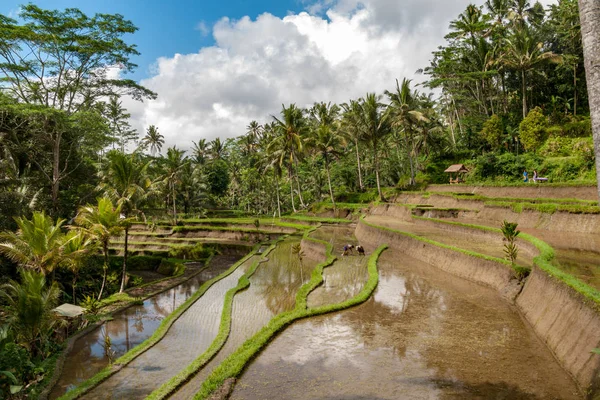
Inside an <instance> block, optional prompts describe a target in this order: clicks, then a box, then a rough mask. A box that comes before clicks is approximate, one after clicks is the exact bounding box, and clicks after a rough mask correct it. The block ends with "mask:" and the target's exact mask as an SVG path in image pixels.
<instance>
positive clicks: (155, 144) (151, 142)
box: [142, 125, 165, 156]
mask: <svg viewBox="0 0 600 400" xmlns="http://www.w3.org/2000/svg"><path fill="white" fill-rule="evenodd" d="M163 144H165V137H164V136H163V135H161V134H160V132H158V128H157V127H156V125H150V126H149V127H148V129H147V130H146V136H144V137H143V138H142V145H143V146H150V152H151V153H152V156H155V155H156V153H157V152H159V153H160V150H161V149H162V146H163Z"/></svg>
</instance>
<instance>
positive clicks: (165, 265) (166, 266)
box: [157, 258, 185, 276]
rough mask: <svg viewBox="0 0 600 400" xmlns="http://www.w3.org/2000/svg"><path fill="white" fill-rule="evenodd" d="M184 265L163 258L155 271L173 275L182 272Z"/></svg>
mask: <svg viewBox="0 0 600 400" xmlns="http://www.w3.org/2000/svg"><path fill="white" fill-rule="evenodd" d="M184 270H185V266H184V265H183V264H181V263H178V262H176V261H173V260H169V259H167V258H164V259H163V260H162V261H161V262H160V265H159V267H158V270H157V272H158V273H159V274H162V275H165V276H175V275H178V274H181V273H183V271H184Z"/></svg>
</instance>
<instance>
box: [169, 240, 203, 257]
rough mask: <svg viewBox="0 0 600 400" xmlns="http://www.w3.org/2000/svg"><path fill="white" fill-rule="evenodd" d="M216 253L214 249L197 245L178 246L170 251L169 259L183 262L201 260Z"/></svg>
mask: <svg viewBox="0 0 600 400" xmlns="http://www.w3.org/2000/svg"><path fill="white" fill-rule="evenodd" d="M213 253H214V249H213V248H212V247H208V246H205V245H204V244H202V243H197V244H195V245H190V246H178V247H174V248H172V249H171V250H169V257H172V258H180V259H183V260H201V259H205V258H208V257H210V255H211V254H213Z"/></svg>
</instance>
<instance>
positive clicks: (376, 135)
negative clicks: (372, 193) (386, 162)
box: [359, 93, 391, 201]
mask: <svg viewBox="0 0 600 400" xmlns="http://www.w3.org/2000/svg"><path fill="white" fill-rule="evenodd" d="M380 99H381V96H377V95H375V93H367V95H366V97H365V98H364V99H360V100H359V104H360V114H359V123H360V125H361V126H362V127H363V129H364V131H363V136H362V137H363V140H364V141H365V142H367V143H368V144H369V145H370V146H371V150H372V151H373V163H374V167H375V178H376V181H377V193H378V194H379V198H380V199H381V201H384V200H385V198H384V197H383V192H382V191H381V183H380V180H379V145H380V143H381V141H382V140H383V139H384V138H385V137H386V136H387V135H388V134H389V133H390V132H391V124H390V118H389V113H387V112H386V111H385V105H384V104H383V103H381V101H380Z"/></svg>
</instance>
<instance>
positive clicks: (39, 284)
mask: <svg viewBox="0 0 600 400" xmlns="http://www.w3.org/2000/svg"><path fill="white" fill-rule="evenodd" d="M1 289H2V290H0V297H2V298H3V300H4V301H6V304H7V307H6V308H7V311H8V312H7V322H8V324H9V326H10V327H11V328H12V330H13V332H14V333H15V335H16V339H17V341H18V342H19V343H20V344H21V345H23V346H25V347H26V348H27V349H28V350H29V352H30V353H31V355H32V356H33V357H37V356H39V355H42V356H43V355H44V352H43V351H42V349H43V348H44V345H45V343H46V342H47V341H48V339H49V337H50V335H51V334H52V332H53V331H54V329H53V327H54V326H55V325H56V324H57V322H58V320H57V318H56V317H55V315H54V313H53V312H52V309H53V308H54V307H56V304H57V302H58V298H59V295H60V290H59V288H58V285H57V284H56V282H53V283H52V284H51V285H47V284H46V277H45V276H44V275H43V274H40V273H38V272H36V271H30V270H22V271H21V283H19V282H16V281H12V280H11V281H9V282H8V283H6V284H4V285H2V286H1Z"/></svg>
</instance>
